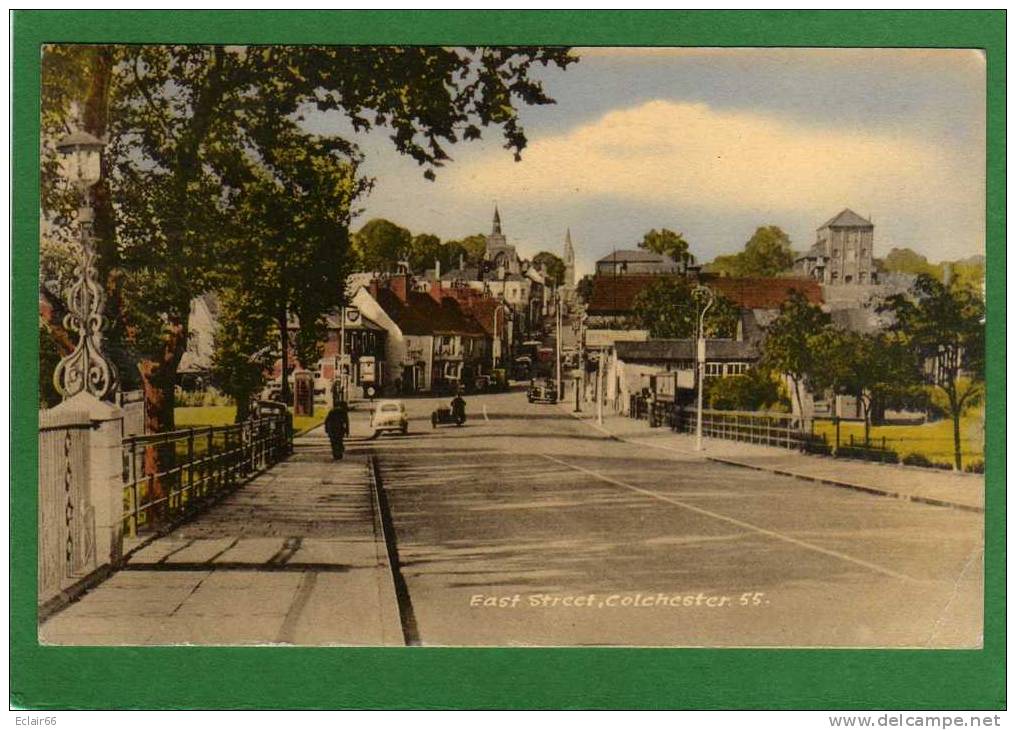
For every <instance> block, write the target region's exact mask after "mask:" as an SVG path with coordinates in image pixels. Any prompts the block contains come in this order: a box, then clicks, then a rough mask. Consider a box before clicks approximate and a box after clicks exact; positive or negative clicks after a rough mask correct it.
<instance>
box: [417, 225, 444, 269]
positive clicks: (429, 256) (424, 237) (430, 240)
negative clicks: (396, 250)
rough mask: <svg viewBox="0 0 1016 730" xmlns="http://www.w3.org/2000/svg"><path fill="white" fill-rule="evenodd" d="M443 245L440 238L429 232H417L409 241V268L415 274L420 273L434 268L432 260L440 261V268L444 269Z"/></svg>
mask: <svg viewBox="0 0 1016 730" xmlns="http://www.w3.org/2000/svg"><path fill="white" fill-rule="evenodd" d="M444 254H445V251H444V246H442V245H441V239H440V238H438V237H437V236H435V235H433V234H431V233H418V234H417V235H415V236H413V240H412V241H410V243H409V268H410V269H411V270H412V271H413V273H415V274H422V273H423V272H424V271H426V270H427V269H432V268H434V262H435V261H440V262H441V270H442V271H446V270H447V269H446V267H447V261H445V260H444V259H445V256H444Z"/></svg>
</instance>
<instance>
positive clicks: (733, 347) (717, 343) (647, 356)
mask: <svg viewBox="0 0 1016 730" xmlns="http://www.w3.org/2000/svg"><path fill="white" fill-rule="evenodd" d="M695 349H696V347H695V340H646V341H645V342H624V341H621V342H617V343H615V344H614V350H615V352H616V353H617V357H618V359H619V360H625V361H627V362H632V361H636V360H648V361H651V362H659V361H665V360H694V359H695ZM758 356H759V353H758V349H757V348H756V347H755V346H754V345H753V344H752V343H750V342H739V341H738V340H706V360H755V359H757V358H758Z"/></svg>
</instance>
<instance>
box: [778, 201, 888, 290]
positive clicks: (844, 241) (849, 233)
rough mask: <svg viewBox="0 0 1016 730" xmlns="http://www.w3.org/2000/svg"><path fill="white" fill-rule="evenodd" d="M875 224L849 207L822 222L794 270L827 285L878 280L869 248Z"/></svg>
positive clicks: (872, 240) (874, 281)
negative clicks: (811, 243)
mask: <svg viewBox="0 0 1016 730" xmlns="http://www.w3.org/2000/svg"><path fill="white" fill-rule="evenodd" d="M874 238H875V226H874V224H872V222H871V221H869V220H866V219H864V218H862V217H861V216H859V215H858V214H857V213H855V212H854V211H852V210H850V209H849V208H845V209H843V210H842V211H840V213H839V214H837V215H836V216H834V217H832V218H830V219H829V220H828V221H826V222H825V223H823V224H822V226H821V227H819V229H818V231H817V232H816V237H815V243H814V245H812V247H811V249H809V250H808V252H807V253H806V254H804V255H803V256H801V257H800V258H798V259H797V260H796V261H795V262H794V269H795V271H796V272H797V273H798V274H800V275H802V276H807V277H810V278H812V279H815V280H817V281H820V282H822V283H823V284H826V285H829V286H841V285H855V286H857V285H869V284H875V283H878V273H877V272H876V270H875V263H874V261H875V259H874V256H873V253H872V248H873V244H874Z"/></svg>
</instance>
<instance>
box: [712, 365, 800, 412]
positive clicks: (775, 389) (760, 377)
mask: <svg viewBox="0 0 1016 730" xmlns="http://www.w3.org/2000/svg"><path fill="white" fill-rule="evenodd" d="M705 382H706V388H705V393H704V398H705V400H706V402H707V403H708V404H709V407H710V408H715V409H718V410H726V411H785V410H786V409H787V408H788V406H789V402H788V401H787V399H786V396H785V395H784V393H783V392H782V391H781V388H780V382H779V380H778V379H777V377H775V375H774V374H773V373H772V372H769V371H767V370H765V369H764V368H752V369H751V370H749V371H748V372H747V373H745V374H743V375H734V376H730V377H725V378H707V379H706V381H705Z"/></svg>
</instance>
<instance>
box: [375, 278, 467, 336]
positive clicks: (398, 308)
mask: <svg viewBox="0 0 1016 730" xmlns="http://www.w3.org/2000/svg"><path fill="white" fill-rule="evenodd" d="M377 301H378V304H380V305H381V308H382V309H384V310H385V314H387V315H388V316H389V317H391V319H392V321H393V322H395V324H397V325H398V326H399V329H400V330H402V332H403V333H404V334H407V335H433V334H457V335H481V336H482V335H483V334H485V333H484V329H483V327H481V326H480V324H479V322H477V321H476V320H475V319H473V318H472V317H469V316H467V315H465V314H464V313H463V312H462V310H461V309H460V308H459V305H458V303H457V302H456V301H455V300H454V299H451V298H450V297H445V298H444V299H442V300H441V303H440V304H439V303H438V302H435V301H434V299H433V298H432V297H431V296H430V295H429V294H427V293H425V292H418V291H409V292H407V293H406V300H405V301H403V300H401V299H399V297H398V296H397V295H396V294H395V293H394V292H392V291H390V290H389V289H384V288H381V289H379V290H378V291H377Z"/></svg>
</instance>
